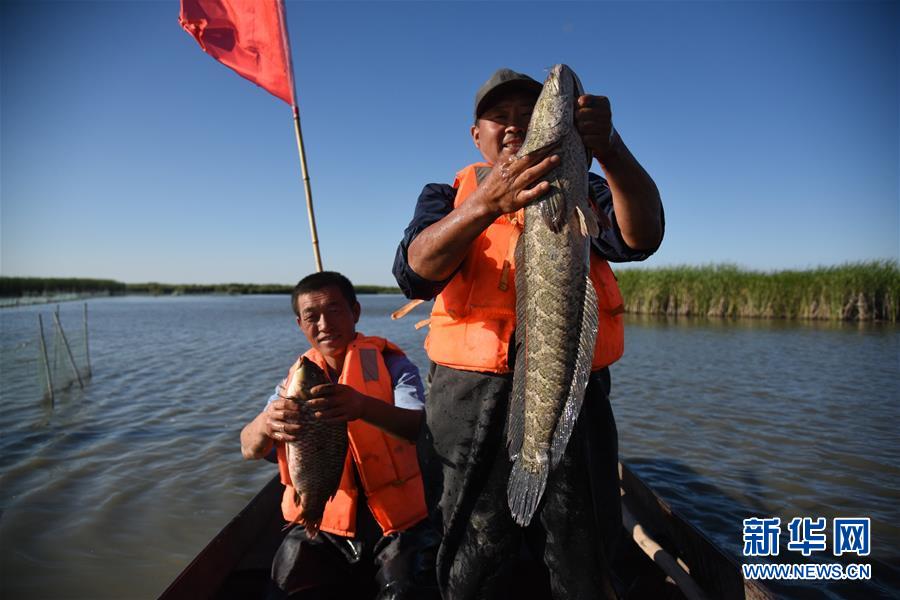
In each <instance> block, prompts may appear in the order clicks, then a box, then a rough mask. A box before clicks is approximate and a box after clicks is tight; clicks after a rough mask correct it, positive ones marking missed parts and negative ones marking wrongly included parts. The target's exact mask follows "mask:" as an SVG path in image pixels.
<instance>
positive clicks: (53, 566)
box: [0, 296, 900, 598]
mask: <svg viewBox="0 0 900 600" xmlns="http://www.w3.org/2000/svg"><path fill="white" fill-rule="evenodd" d="M361 301H362V304H363V318H362V321H361V323H360V330H361V331H364V332H366V333H370V334H380V335H385V336H386V337H389V338H391V339H392V340H393V341H395V342H397V343H398V344H399V345H401V346H402V347H404V348H406V349H407V350H408V352H409V354H410V356H411V357H412V359H413V360H414V361H416V362H417V364H419V365H420V367H423V366H424V365H425V356H424V353H423V352H422V350H421V346H422V341H423V339H424V335H425V331H424V330H422V331H415V330H414V329H413V327H412V326H413V324H414V323H415V322H416V321H417V320H419V319H421V318H424V315H425V313H426V309H425V308H424V307H420V308H418V309H416V311H414V312H413V313H412V314H411V315H409V316H407V317H406V318H405V319H403V320H402V321H400V322H391V321H390V318H389V313H390V312H391V311H392V310H394V309H395V308H397V307H399V306H400V305H401V304H402V303H403V299H402V298H400V297H398V296H368V297H362V298H361ZM51 310H52V309H51V308H50V307H47V306H34V307H23V308H15V309H5V310H3V311H0V329H2V338H0V375H2V390H0V391H2V398H0V431H2V436H0V510H2V513H0V550H2V558H0V561H2V562H0V586H2V594H0V595H3V596H5V597H11V598H12V597H33V598H150V597H155V596H156V595H157V594H159V593H160V592H161V591H162V590H163V589H164V588H165V587H166V585H167V584H168V583H169V582H170V581H171V580H172V579H173V578H174V577H175V575H177V573H178V572H179V571H180V570H181V569H182V568H183V567H184V566H185V565H186V564H187V563H188V562H189V560H190V559H191V558H192V557H193V556H194V555H195V554H196V553H197V552H198V551H199V550H200V549H201V548H202V547H203V546H204V545H205V544H206V543H207V542H208V541H209V539H210V538H211V537H212V536H213V535H214V534H215V533H216V532H217V531H218V530H219V529H220V528H221V527H222V526H223V525H224V524H225V523H226V522H227V521H228V520H229V519H230V518H231V517H232V516H233V515H234V514H235V513H236V512H237V511H238V510H239V509H240V508H241V507H243V505H244V504H245V503H246V502H247V501H248V500H249V499H250V498H251V497H252V496H253V495H254V494H255V493H256V491H258V489H259V488H260V487H261V486H262V485H263V483H264V482H265V481H267V480H268V479H269V478H270V477H271V476H272V475H274V473H275V467H274V465H271V464H269V463H260V462H244V461H242V460H241V457H240V449H239V440H238V434H239V431H240V429H241V427H242V426H243V425H244V424H245V423H246V422H247V421H249V420H250V419H251V418H252V417H253V416H255V415H256V414H257V412H258V411H259V410H260V409H261V407H262V405H263V403H264V402H265V398H266V397H267V395H268V394H269V393H270V391H271V389H272V387H273V386H274V385H275V383H276V382H277V381H278V380H279V379H280V378H281V377H282V376H283V374H284V372H285V371H286V369H287V367H288V366H289V365H290V363H291V362H292V361H293V359H294V358H295V357H296V355H297V354H298V353H299V352H301V351H303V350H304V349H305V348H306V344H305V341H304V340H303V338H302V335H301V334H300V332H299V330H297V328H296V326H295V325H294V323H293V315H292V314H291V312H290V309H289V301H288V299H287V297H284V296H282V297H272V296H265V297H262V296H261V297H253V296H244V297H185V298H159V299H156V298H112V299H101V300H92V301H90V303H89V310H90V325H91V334H90V335H91V338H90V346H91V362H92V366H93V372H94V375H93V379H92V380H91V381H90V383H89V384H88V385H87V386H86V388H85V389H84V390H83V391H82V390H79V389H78V387H77V386H73V388H71V389H69V390H68V391H67V392H64V393H62V394H59V395H58V397H57V399H56V406H55V408H53V409H51V408H50V406H49V403H48V402H46V401H43V400H42V399H41V393H42V389H41V383H40V379H39V370H38V366H37V356H38V343H37V335H36V332H37V314H38V313H41V314H43V315H44V322H45V327H47V324H48V323H49V322H52V321H51V319H50V313H51ZM81 310H82V305H81V304H80V303H69V304H63V305H61V309H60V312H61V318H62V322H63V324H64V326H65V327H66V328H67V330H71V329H77V328H79V327H80V324H81ZM626 345H627V353H626V357H625V358H624V359H623V360H622V361H620V363H619V364H617V365H616V366H615V367H614V370H613V404H614V408H615V411H616V417H617V420H618V425H619V436H620V447H621V455H622V458H623V459H624V460H625V461H626V462H628V463H629V464H631V465H632V466H633V467H634V468H635V470H636V471H637V472H638V473H639V474H640V475H641V476H643V477H644V479H645V480H647V481H648V482H649V483H650V484H651V485H653V486H654V488H655V489H657V491H659V492H660V493H661V494H662V495H663V496H664V497H666V498H667V499H669V501H670V502H671V503H672V505H673V506H674V507H675V508H676V510H679V511H680V512H681V513H682V514H684V515H685V516H687V517H688V518H689V519H690V520H691V521H692V522H693V523H695V524H696V525H697V526H698V527H700V528H701V529H702V530H703V531H704V532H705V533H706V534H707V535H708V536H709V537H711V538H712V539H713V540H714V541H716V542H717V543H718V544H719V545H720V546H722V547H723V548H725V549H726V550H728V551H730V552H731V553H732V554H733V555H738V554H739V553H740V551H741V520H742V519H744V518H746V517H747V516H751V515H757V516H778V517H781V519H782V521H783V522H786V521H788V520H790V519H791V518H792V517H795V516H824V517H827V518H828V519H829V523H830V519H831V518H833V517H836V516H837V517H840V516H848V517H858V516H870V517H872V522H873V525H872V556H870V557H867V558H865V559H860V562H869V563H872V564H873V577H874V580H873V581H872V582H870V583H868V584H865V583H858V582H853V583H845V584H835V583H829V584H826V585H819V586H818V587H813V586H809V587H807V588H801V587H799V586H780V587H779V588H778V589H779V591H780V592H781V593H783V594H785V595H786V596H796V597H817V596H825V597H833V598H839V597H859V598H871V597H879V596H881V597H896V596H897V595H900V585H898V579H900V575H898V574H900V571H898V569H897V565H898V564H900V527H898V524H900V510H898V506H900V477H898V475H900V444H898V435H897V423H898V422H900V401H898V398H900V335H898V329H897V328H896V327H892V326H881V325H864V326H856V325H834V324H803V323H801V324H796V323H781V322H768V321H739V322H718V321H713V322H709V321H702V320H678V321H674V320H671V321H670V320H660V319H637V318H632V319H629V321H628V327H627V338H626ZM782 537H783V538H785V537H786V532H785V534H784V535H783V536H782ZM829 548H830V546H829ZM779 558H780V560H781V561H782V562H801V560H800V558H801V557H800V555H799V554H795V553H790V552H787V551H786V550H785V548H784V541H783V542H782V555H781V556H780V557H779Z"/></svg>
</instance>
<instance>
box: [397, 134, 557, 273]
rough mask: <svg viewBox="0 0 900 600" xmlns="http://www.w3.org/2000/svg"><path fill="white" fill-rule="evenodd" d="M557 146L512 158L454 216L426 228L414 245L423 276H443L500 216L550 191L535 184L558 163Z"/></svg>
mask: <svg viewBox="0 0 900 600" xmlns="http://www.w3.org/2000/svg"><path fill="white" fill-rule="evenodd" d="M553 150H555V148H547V149H545V150H542V151H538V152H533V153H531V154H529V155H527V156H523V157H522V158H519V159H516V158H514V157H513V158H512V160H509V161H507V162H505V163H503V164H502V165H497V168H495V169H492V170H491V173H490V174H489V175H488V176H487V177H486V178H485V180H484V182H482V184H481V185H479V186H478V188H477V189H476V190H475V191H474V192H472V195H471V196H470V197H469V198H468V199H467V200H466V201H465V202H463V203H462V204H461V205H460V206H458V207H456V208H454V209H453V210H452V211H451V212H450V214H449V215H447V216H446V217H444V218H443V219H441V220H440V221H438V222H436V223H434V224H432V225H430V226H429V227H427V228H426V229H425V230H423V231H422V232H421V233H420V234H419V235H418V236H416V238H415V239H414V240H413V241H412V243H411V244H410V245H409V252H408V258H409V266H410V268H411V269H412V270H413V271H415V272H416V273H417V274H418V275H419V276H420V277H423V278H424V279H427V280H430V281H443V280H445V279H447V278H448V277H450V276H451V275H452V274H453V272H454V271H455V270H456V268H457V267H459V265H460V263H461V262H462V261H463V259H464V258H465V257H466V254H467V253H468V251H469V246H470V245H471V244H472V242H473V241H474V240H475V238H477V237H478V236H479V235H481V232H482V231H484V230H485V229H487V227H488V225H490V224H491V223H493V222H494V220H496V219H497V217H499V216H501V215H504V214H508V213H513V212H516V211H517V210H519V209H520V208H523V207H524V206H525V205H526V204H528V203H529V202H532V201H533V200H536V199H537V198H539V197H541V196H542V195H544V194H546V193H547V192H548V191H549V190H550V184H549V183H547V182H546V181H544V182H541V183H539V184H538V185H535V186H534V187H531V186H532V185H533V184H534V183H535V182H536V181H537V180H538V179H540V178H541V177H542V176H543V175H545V174H546V173H547V172H548V171H550V170H551V169H552V168H553V167H555V166H556V165H558V164H559V157H558V156H556V155H551V156H548V154H549V153H550V152H552V151H553Z"/></svg>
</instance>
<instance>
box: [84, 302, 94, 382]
mask: <svg viewBox="0 0 900 600" xmlns="http://www.w3.org/2000/svg"><path fill="white" fill-rule="evenodd" d="M82 322H83V324H84V356H85V358H86V359H87V376H88V378H90V377H91V376H92V375H93V373H91V351H90V348H89V347H88V320H87V302H85V303H84V313H83V318H82Z"/></svg>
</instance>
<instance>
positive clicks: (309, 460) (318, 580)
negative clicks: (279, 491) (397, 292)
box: [241, 271, 437, 600]
mask: <svg viewBox="0 0 900 600" xmlns="http://www.w3.org/2000/svg"><path fill="white" fill-rule="evenodd" d="M291 304H292V306H293V308H294V312H295V313H296V315H297V324H298V325H299V327H300V329H301V331H303V333H304V335H305V336H306V339H307V340H308V341H309V343H310V346H311V348H310V349H309V351H307V352H306V353H304V354H303V355H302V356H301V357H300V358H299V359H297V361H296V362H295V363H294V365H293V366H292V367H291V368H290V370H289V372H288V375H287V377H286V378H285V379H284V381H283V382H282V384H281V385H279V386H278V388H276V392H275V394H273V395H272V397H271V398H270V399H269V402H268V404H267V406H266V408H265V409H264V410H263V411H262V412H261V413H259V415H257V417H256V418H254V419H253V420H252V421H251V422H250V423H249V424H247V426H245V427H244V429H243V430H242V431H241V451H242V453H243V455H244V457H245V458H247V459H259V458H264V457H266V456H267V455H271V454H273V453H274V455H275V457H276V458H277V462H278V468H279V472H280V475H281V481H282V483H284V484H285V491H284V496H283V498H282V503H281V508H282V513H283V516H284V518H285V520H286V521H288V524H289V525H293V524H296V525H298V526H297V527H294V528H293V529H292V530H291V531H290V532H289V533H288V534H287V537H286V538H285V540H284V542H283V543H282V544H281V547H280V548H279V550H278V552H277V553H276V556H275V559H274V562H273V566H272V580H273V583H274V584H275V586H277V588H278V589H273V590H272V594H270V596H271V597H273V598H274V597H279V595H285V594H291V598H317V599H318V598H332V597H334V598H344V597H350V596H354V597H355V596H356V595H365V596H366V597H371V593H370V591H371V590H370V588H371V587H372V585H373V583H372V582H373V580H374V581H375V582H376V583H377V588H378V592H377V594H378V595H377V598H378V599H379V600H399V599H419V598H431V597H437V589H436V587H435V579H434V570H433V565H434V552H435V549H436V545H437V535H436V534H435V533H434V531H433V530H432V529H431V528H429V527H428V525H427V523H426V522H425V517H426V514H427V511H426V507H425V501H424V495H423V489H422V477H421V474H420V472H419V467H418V462H417V459H416V449H415V445H414V443H413V440H415V438H416V436H417V435H418V432H419V429H420V426H421V423H422V407H423V402H422V399H423V396H424V394H423V392H422V384H421V379H420V378H419V373H418V369H416V367H415V365H413V364H412V363H411V362H410V361H409V359H407V358H406V356H405V355H404V353H403V352H402V351H401V350H400V349H399V348H398V347H397V346H395V345H394V344H392V343H391V342H389V341H387V340H385V339H383V338H379V337H373V336H365V335H363V334H360V333H357V332H356V323H357V322H358V320H359V316H360V305H359V303H358V302H357V300H356V294H355V292H354V290H353V285H352V284H351V283H350V281H349V280H347V278H345V277H344V276H343V275H340V274H339V273H334V272H327V271H326V272H321V273H315V274H313V275H310V276H308V277H306V278H304V279H302V280H301V281H300V282H299V283H298V284H297V286H296V287H295V288H294V293H293V295H292V297H291ZM372 567H374V568H372Z"/></svg>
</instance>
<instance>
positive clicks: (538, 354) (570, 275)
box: [507, 65, 599, 526]
mask: <svg viewBox="0 0 900 600" xmlns="http://www.w3.org/2000/svg"><path fill="white" fill-rule="evenodd" d="M582 93H583V91H582V87H581V83H580V82H579V81H578V78H577V76H576V75H575V73H574V72H573V71H572V70H571V69H570V68H569V67H567V66H566V65H556V66H555V67H553V69H551V71H550V73H549V75H548V76H547V79H546V81H545V82H544V87H543V89H542V91H541V94H540V96H539V98H538V100H537V102H536V104H535V108H534V111H533V112H532V117H531V122H530V123H529V125H528V134H527V136H526V138H525V142H524V143H523V145H522V148H521V150H520V151H519V153H518V156H519V157H521V156H525V155H527V154H530V153H532V152H535V151H538V150H541V149H543V148H546V147H548V146H551V145H558V150H557V151H556V153H557V154H558V155H559V156H560V159H561V160H560V163H559V164H558V165H557V166H556V167H555V168H554V169H553V170H552V171H550V173H548V174H547V175H546V177H545V178H544V180H546V181H548V182H549V183H550V185H551V190H550V191H549V192H548V193H547V194H545V195H544V196H542V197H541V198H540V199H538V200H536V201H535V202H533V203H531V204H529V205H528V206H527V207H525V211H524V213H525V224H524V228H523V231H522V234H521V235H520V236H519V238H518V241H517V245H516V250H515V266H516V282H515V283H516V320H517V330H516V340H517V348H516V363H515V364H516V366H515V372H514V374H513V391H512V395H511V397H510V408H509V421H508V422H509V426H508V432H507V444H508V449H509V455H510V459H511V460H512V461H513V465H512V469H511V472H510V479H509V484H508V487H507V497H508V501H509V507H510V511H511V513H512V516H513V518H514V519H515V520H516V522H517V523H519V524H520V525H523V526H524V525H527V524H528V523H530V522H531V519H532V517H533V516H534V513H535V511H536V510H537V507H538V504H539V502H540V500H541V497H542V496H543V494H544V489H545V487H546V483H547V478H548V476H549V473H550V470H551V469H552V468H554V467H555V466H556V465H557V464H558V463H559V461H560V459H561V458H562V455H563V453H564V452H565V448H566V445H567V443H568V440H569V437H570V436H571V433H572V428H573V427H574V424H575V420H576V419H577V416H578V412H579V411H580V408H581V402H582V400H583V398H584V390H585V387H586V386H587V379H588V376H589V375H590V366H591V359H592V357H593V350H594V342H595V340H596V336H597V326H598V324H597V297H596V293H595V291H594V288H593V285H592V284H591V282H590V280H589V278H588V274H589V264H590V263H589V260H590V246H589V241H590V240H589V235H596V233H597V231H598V228H599V227H598V224H597V217H596V215H595V214H594V212H593V210H592V209H591V208H590V205H589V201H588V179H587V171H588V166H589V164H590V160H591V159H590V154H589V153H588V152H587V150H586V149H585V147H584V144H583V143H582V141H581V137H580V135H579V134H578V131H577V129H576V128H575V120H574V109H575V101H576V100H577V98H578V96H579V95H581V94H582Z"/></svg>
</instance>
